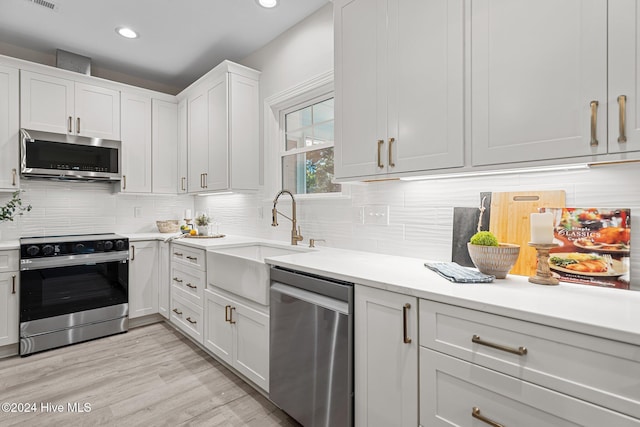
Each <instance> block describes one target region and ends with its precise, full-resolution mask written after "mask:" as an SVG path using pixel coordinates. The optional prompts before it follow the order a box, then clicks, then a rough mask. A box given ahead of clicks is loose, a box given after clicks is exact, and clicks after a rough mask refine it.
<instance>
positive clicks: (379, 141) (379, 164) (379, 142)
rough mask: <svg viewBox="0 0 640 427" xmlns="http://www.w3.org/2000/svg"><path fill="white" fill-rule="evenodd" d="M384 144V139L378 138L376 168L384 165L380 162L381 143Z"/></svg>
mask: <svg viewBox="0 0 640 427" xmlns="http://www.w3.org/2000/svg"><path fill="white" fill-rule="evenodd" d="M383 144H384V140H382V139H379V140H378V168H380V169H382V168H383V167H384V165H383V164H382V154H381V151H382V145H383Z"/></svg>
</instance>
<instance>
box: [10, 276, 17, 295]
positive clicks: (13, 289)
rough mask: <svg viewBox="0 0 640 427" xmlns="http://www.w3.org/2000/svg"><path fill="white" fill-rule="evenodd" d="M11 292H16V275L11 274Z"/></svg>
mask: <svg viewBox="0 0 640 427" xmlns="http://www.w3.org/2000/svg"><path fill="white" fill-rule="evenodd" d="M11 293H12V294H15V293H16V275H15V274H14V275H13V276H11Z"/></svg>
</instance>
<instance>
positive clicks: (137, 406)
mask: <svg viewBox="0 0 640 427" xmlns="http://www.w3.org/2000/svg"><path fill="white" fill-rule="evenodd" d="M0 402H14V403H31V404H32V403H35V404H36V408H37V411H36V412H34V413H6V412H4V411H0V426H2V427H5V426H14V425H15V426H30V427H32V426H65V427H66V426H99V425H104V426H145V427H146V426H187V425H188V426H256V427H258V426H259V427H265V426H297V425H298V424H297V423H296V422H295V421H294V420H293V419H292V418H290V417H289V416H287V415H286V414H285V413H284V412H282V411H280V410H279V409H278V408H276V407H275V406H274V405H273V404H272V403H271V402H269V401H268V400H267V399H266V398H264V397H263V396H262V395H260V393H258V392H257V391H255V390H254V389H253V388H252V387H250V386H248V385H247V384H245V383H244V382H243V381H242V380H241V379H239V378H238V377H236V376H235V375H234V374H233V373H231V372H230V371H229V370H228V369H226V368H225V367H224V366H222V365H221V364H220V363H218V362H217V361H215V360H214V359H213V358H211V357H210V356H209V355H207V354H206V353H205V352H203V351H202V350H201V349H199V348H198V347H197V346H195V345H194V344H193V343H191V342H190V341H189V340H187V339H186V338H184V337H183V336H182V335H180V334H179V333H178V332H176V331H175V330H173V328H171V327H170V326H168V325H166V324H164V323H156V324H153V325H149V326H144V327H140V328H136V329H133V330H131V331H129V332H127V333H126V334H121V335H115V336H111V337H106V338H101V339H99V340H95V341H90V342H86V343H81V344H77V345H74V346H70V347H65V348H60V349H55V350H51V351H47V352H43V353H39V354H35V355H32V356H29V357H26V358H20V357H12V358H8V359H2V360H0ZM47 403H52V404H56V405H57V404H62V405H63V407H64V412H62V413H52V412H46V411H43V408H42V405H46V404H47ZM69 403H70V404H72V405H73V404H74V403H79V406H80V407H82V406H83V405H84V404H89V405H90V407H91V410H90V412H84V413H78V412H76V413H72V412H69V411H68V404H69Z"/></svg>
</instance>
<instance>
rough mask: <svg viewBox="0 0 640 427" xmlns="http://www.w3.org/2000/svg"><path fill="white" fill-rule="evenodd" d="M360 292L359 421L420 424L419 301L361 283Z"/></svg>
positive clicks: (357, 349) (357, 316) (357, 323)
mask: <svg viewBox="0 0 640 427" xmlns="http://www.w3.org/2000/svg"><path fill="white" fill-rule="evenodd" d="M354 292H355V306H354V316H355V318H354V330H355V333H354V337H355V341H354V353H355V360H354V372H355V425H356V426H369V427H373V426H381V427H382V426H383V427H388V426H416V425H417V424H418V335H417V334H418V300H417V298H415V297H410V296H407V295H403V294H398V293H394V292H388V291H383V290H379V289H374V288H368V287H366V286H360V285H356V286H355V289H354ZM427 425H429V424H427Z"/></svg>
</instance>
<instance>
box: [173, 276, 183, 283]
mask: <svg viewBox="0 0 640 427" xmlns="http://www.w3.org/2000/svg"><path fill="white" fill-rule="evenodd" d="M173 281H174V282H177V283H182V279H178V278H177V277H174V278H173Z"/></svg>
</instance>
